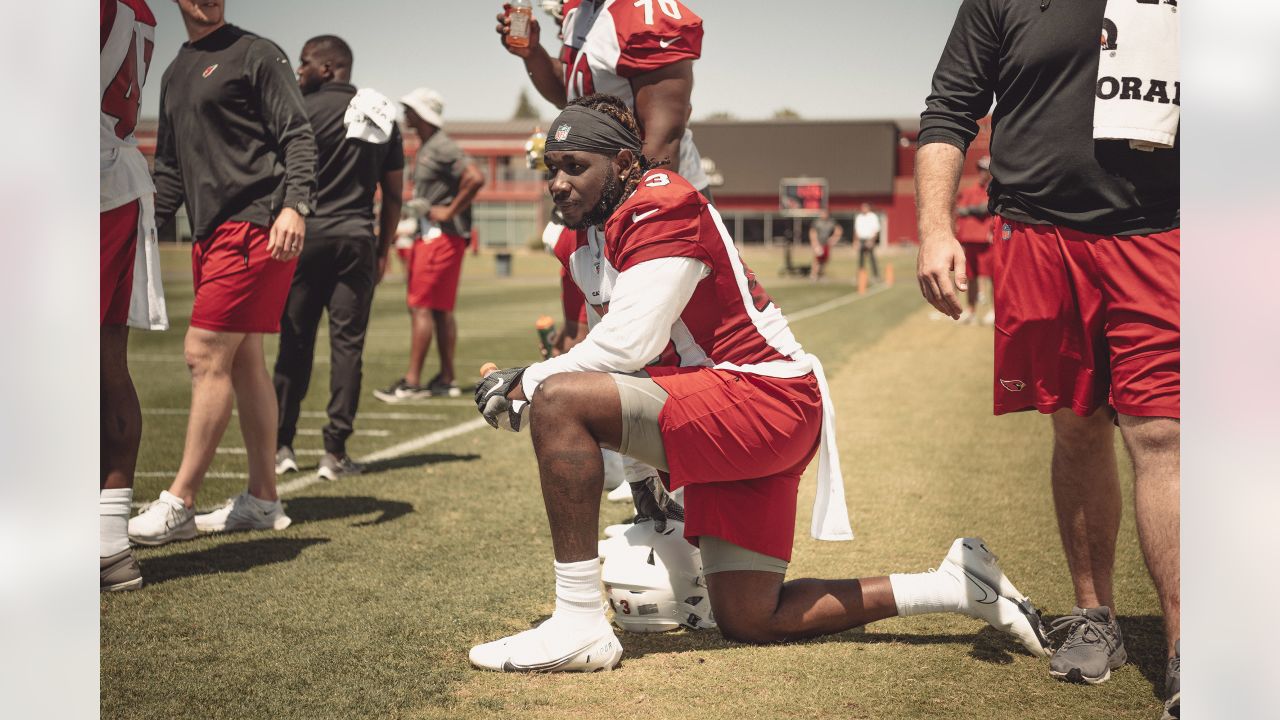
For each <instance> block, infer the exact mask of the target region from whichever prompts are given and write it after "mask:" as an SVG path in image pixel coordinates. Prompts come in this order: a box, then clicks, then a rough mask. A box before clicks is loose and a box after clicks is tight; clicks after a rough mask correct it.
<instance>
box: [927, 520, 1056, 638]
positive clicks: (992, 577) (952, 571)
mask: <svg viewBox="0 0 1280 720" xmlns="http://www.w3.org/2000/svg"><path fill="white" fill-rule="evenodd" d="M938 572H940V573H946V574H948V575H950V576H952V577H954V578H955V579H956V581H957V582H959V583H960V584H961V585H963V586H964V588H965V590H966V593H965V598H966V599H965V602H964V603H963V604H962V605H961V606H960V612H961V613H963V614H965V615H968V616H969V617H971V618H977V619H979V620H986V621H987V623H988V624H990V625H991V626H992V627H994V628H995V629H997V630H1003V631H1004V632H1007V633H1009V634H1010V635H1013V636H1014V637H1016V638H1017V639H1018V641H1019V642H1021V643H1022V646H1023V647H1025V648H1026V649H1027V651H1028V652H1030V653H1031V654H1032V655H1035V656H1037V657H1049V639H1048V637H1046V636H1045V632H1044V627H1043V626H1042V625H1041V623H1040V613H1039V611H1037V610H1036V608H1035V606H1034V605H1032V604H1031V601H1030V600H1028V599H1027V597H1026V596H1025V595H1023V594H1022V593H1021V592H1019V591H1018V588H1016V587H1014V585H1013V583H1012V582H1010V581H1009V578H1007V577H1005V574H1004V571H1003V570H1001V569H1000V563H999V559H998V558H997V557H996V556H995V555H994V554H992V553H991V551H990V550H988V549H987V545H986V543H985V542H983V540H982V538H959V539H957V540H956V541H955V542H953V543H952V544H951V549H950V550H949V551H948V552H947V557H946V558H944V559H943V561H942V564H941V565H940V566H938Z"/></svg>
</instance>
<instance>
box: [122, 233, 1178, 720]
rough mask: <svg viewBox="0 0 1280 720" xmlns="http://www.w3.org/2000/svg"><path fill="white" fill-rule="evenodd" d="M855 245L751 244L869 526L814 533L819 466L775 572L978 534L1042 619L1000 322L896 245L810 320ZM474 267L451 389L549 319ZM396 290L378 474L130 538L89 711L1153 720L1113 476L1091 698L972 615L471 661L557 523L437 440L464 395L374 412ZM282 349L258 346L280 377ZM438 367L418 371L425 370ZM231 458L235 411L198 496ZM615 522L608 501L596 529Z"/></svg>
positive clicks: (181, 308)
mask: <svg viewBox="0 0 1280 720" xmlns="http://www.w3.org/2000/svg"><path fill="white" fill-rule="evenodd" d="M851 256H852V253H851V252H850V251H849V250H848V248H842V249H841V250H839V251H837V254H836V258H835V260H834V261H833V263H832V269H831V275H832V277H831V280H830V281H829V282H827V283H824V284H819V285H813V284H810V283H808V282H806V281H802V280H797V279H779V278H778V277H777V273H776V269H777V267H778V266H779V265H780V264H781V257H780V254H775V253H769V252H767V251H764V250H756V251H752V252H748V253H746V259H747V262H748V264H750V265H751V266H752V267H753V268H754V269H755V270H756V271H757V272H758V273H759V275H760V277H761V279H762V280H763V282H764V284H765V287H766V288H768V290H769V292H770V294H771V295H772V296H773V297H774V299H775V300H776V301H777V303H778V304H779V305H780V306H781V307H782V308H783V310H784V311H785V312H787V313H788V314H790V315H797V316H798V317H799V318H800V319H798V320H796V321H795V322H794V323H793V329H794V330H795V333H796V335H797V336H798V337H799V339H800V341H801V342H802V343H804V344H805V346H806V348H807V349H808V350H809V351H811V352H814V353H816V354H818V355H819V356H820V357H821V358H822V359H823V362H824V364H825V365H826V368H827V371H828V374H829V377H830V380H831V387H832V392H833V395H834V396H835V397H834V399H835V402H836V404H837V407H838V408H839V412H840V419H839V423H840V424H839V433H840V438H841V443H840V449H841V455H842V461H843V470H844V475H845V484H846V485H845V488H846V493H847V495H848V501H849V509H850V514H851V516H852V520H853V525H854V531H855V533H856V534H857V539H856V540H854V541H853V542H848V543H822V542H818V541H815V540H812V539H811V538H809V536H808V527H809V510H810V508H811V506H812V493H813V489H814V483H813V469H814V468H812V467H811V468H810V472H809V473H808V475H807V476H806V478H805V481H804V483H802V485H801V501H800V512H799V516H798V517H797V518H796V526H797V531H796V542H795V553H794V558H793V562H792V566H791V568H792V569H791V572H790V576H791V577H803V576H825V577H857V576H867V575H880V574H886V573H889V572H897V571H906V572H912V571H920V570H925V569H928V568H930V567H934V566H936V565H937V564H938V562H939V561H941V559H942V556H943V554H944V553H945V552H946V549H947V547H948V546H949V544H950V542H951V540H953V539H954V538H956V537H959V536H961V535H981V536H983V537H985V538H986V540H987V541H988V543H989V545H990V546H991V547H992V548H993V549H994V550H995V551H996V552H997V553H998V554H1000V555H1001V558H1002V564H1003V566H1004V568H1005V571H1006V572H1007V573H1008V575H1009V576H1010V577H1011V578H1012V579H1013V581H1014V582H1015V583H1017V584H1018V586H1019V587H1020V588H1021V589H1022V590H1023V591H1024V592H1026V593H1028V594H1030V595H1031V597H1032V599H1033V600H1034V601H1035V602H1036V604H1037V605H1038V606H1039V607H1040V608H1042V609H1043V610H1044V611H1045V612H1046V613H1047V614H1048V615H1051V616H1056V615H1061V614H1064V613H1066V612H1068V611H1070V609H1071V606H1072V595H1071V585H1070V582H1069V578H1068V575H1067V569H1066V563H1065V561H1064V559H1063V557H1062V552H1061V549H1060V546H1059V541H1058V534H1057V529H1056V525H1055V523H1054V520H1053V514H1052V500H1051V497H1050V494H1049V484H1048V459H1049V449H1050V448H1049V432H1048V430H1049V428H1048V425H1047V421H1046V420H1045V419H1044V418H1041V417H1038V416H1035V415H1032V414H1022V415H1017V416H1012V417H1003V418H994V417H992V416H991V411H990V407H991V391H990V387H989V386H990V368H991V345H992V341H991V330H990V329H989V328H983V327H972V326H956V325H954V324H952V323H950V322H932V321H930V319H929V312H930V311H929V310H928V309H927V308H926V307H925V306H924V304H923V302H922V301H921V300H920V298H919V293H918V290H917V289H916V284H915V282H914V275H913V273H912V272H911V268H912V266H913V264H914V255H913V254H902V255H898V256H895V257H893V258H891V259H890V258H886V260H889V261H891V262H893V263H895V265H896V269H897V277H898V283H897V284H896V285H895V286H894V287H892V288H888V289H883V290H876V289H875V288H873V290H876V291H875V292H873V293H869V294H868V295H866V296H863V297H860V298H858V299H857V300H855V301H853V302H848V303H846V304H838V305H836V304H834V303H833V305H835V306H834V307H832V309H830V310H827V311H825V312H806V310H807V309H810V308H813V309H815V310H816V309H820V308H821V306H822V305H821V304H822V303H826V302H828V301H832V300H835V299H838V298H842V297H847V296H849V294H850V293H851V292H852V291H853V288H852V286H851V284H850V281H851V279H852V277H853V260H852V257H851ZM466 262H467V264H466V269H465V271H464V282H463V286H462V291H461V295H460V300H459V306H458V325H459V330H460V339H459V350H458V356H459V359H458V368H459V373H460V374H461V375H462V376H463V377H462V379H463V380H466V379H467V378H468V377H469V376H470V375H471V374H474V373H475V372H476V370H477V369H478V368H479V366H480V365H481V364H482V363H483V362H485V361H488V360H492V361H494V362H497V363H498V364H499V365H500V366H508V365H518V364H525V363H527V362H528V361H530V359H531V358H533V357H534V353H535V352H536V350H535V347H536V338H535V335H534V332H533V328H532V325H533V322H534V319H535V318H536V317H537V316H538V315H540V314H544V313H545V314H552V315H555V314H556V311H557V309H558V296H557V284H556V279H555V274H554V270H555V268H554V262H555V261H554V259H553V258H550V257H544V256H539V255H518V256H517V257H516V259H515V268H516V273H515V276H514V277H512V278H510V279H504V280H496V279H493V278H494V268H493V263H494V261H493V258H492V257H488V256H483V255H482V256H479V257H468V259H467V261H466ZM165 267H166V281H167V282H166V293H167V296H168V302H169V313H170V319H171V322H172V325H173V328H174V329H173V330H171V331H169V332H167V333H141V332H135V333H134V334H133V336H132V340H131V346H130V364H131V369H132V372H133V376H134V379H135V382H136V383H137V385H138V391H139V395H140V396H141V400H142V407H143V413H144V434H143V441H142V450H141V454H140V457H139V461H138V471H139V476H138V479H137V483H136V492H135V499H137V500H143V501H145V500H151V499H153V498H154V497H155V496H156V495H157V494H158V493H159V492H160V490H161V489H163V488H165V487H167V486H168V484H169V481H170V480H171V479H172V474H173V472H174V471H175V470H176V469H177V467H178V464H179V461H180V460H181V454H182V441H183V435H184V432H185V422H186V417H185V415H186V410H185V409H186V408H187V407H188V406H189V403H190V384H189V381H188V378H187V373H186V367H185V365H184V363H183V360H182V335H183V332H184V331H185V329H186V323H187V319H188V315H189V313H190V309H191V287H190V276H189V272H188V267H189V259H188V257H187V255H186V251H185V250H182V249H169V250H166V256H165ZM403 299H404V285H403V282H402V281H401V280H400V279H399V278H398V277H391V278H389V279H388V281H387V282H386V283H385V284H384V285H383V286H382V287H381V288H380V290H379V293H378V296H377V298H376V300H375V304H374V314H373V321H372V323H371V327H370V332H369V340H368V344H367V347H366V351H365V360H364V378H365V379H364V389H363V391H362V392H363V398H364V399H363V400H362V404H361V414H360V415H359V416H358V417H357V421H356V426H357V433H356V436H355V437H354V438H353V440H352V442H351V444H350V446H349V449H350V452H351V453H352V454H353V455H354V456H355V457H357V458H362V457H366V458H367V457H370V456H374V457H380V458H382V459H380V460H377V461H375V462H373V463H371V464H370V465H369V469H368V472H367V473H366V474H365V475H363V476H360V477H358V478H351V479H344V480H342V481H339V482H336V483H319V484H310V485H308V486H305V487H299V488H298V489H296V490H290V489H289V487H288V486H285V492H284V495H283V498H284V500H285V505H286V508H287V511H288V513H289V515H290V516H291V517H292V518H293V520H294V523H293V525H292V526H291V527H290V528H289V529H287V530H285V531H282V532H255V533H240V534H230V535H222V536H204V537H201V538H198V539H196V540H193V541H190V542H182V543H175V544H172V545H168V546H164V547H160V548H154V549H141V550H139V551H138V556H139V558H140V561H141V563H142V568H143V572H144V574H145V577H146V582H147V584H146V586H145V587H144V589H143V590H142V591H140V592H131V593H116V594H111V595H104V596H103V597H102V598H101V618H102V635H101V638H102V640H101V642H102V660H101V668H102V670H101V681H102V685H101V697H102V704H101V707H102V716H103V717H104V718H130V719H133V718H139V719H140V718H165V719H166V720H170V719H172V718H188V717H201V718H267V717H272V718H372V717H379V718H383V717H387V718H488V717H500V716H505V717H509V716H516V715H518V716H520V717H524V718H595V717H605V716H608V715H616V714H618V713H619V712H625V713H627V714H629V715H631V716H635V717H645V718H699V719H700V720H701V719H703V718H706V719H710V718H734V719H735V720H741V719H744V718H773V717H778V718H782V717H788V718H790V717H798V718H828V717H830V718H885V719H889V718H950V717H974V718H993V719H1000V718H1046V719H1049V718H1053V719H1058V718H1143V719H1149V720H1150V719H1154V718H1156V717H1158V716H1159V714H1160V702H1159V700H1158V699H1157V690H1156V687H1158V686H1162V682H1163V641H1162V639H1161V630H1160V620H1159V605H1158V603H1157V601H1156V598H1155V594H1154V591H1153V589H1152V587H1151V583H1150V580H1149V579H1148V577H1147V574H1146V570H1145V568H1144V566H1143V563H1142V558H1141V555H1140V553H1139V550H1138V543H1137V538H1136V534H1135V531H1134V527H1133V519H1132V493H1131V487H1130V486H1131V477H1132V476H1131V472H1130V471H1129V469H1128V468H1127V467H1122V469H1121V473H1122V478H1123V479H1122V483H1123V486H1124V488H1125V503H1126V505H1125V518H1124V521H1123V524H1122V527H1121V535H1120V543H1119V557H1118V566H1117V570H1116V578H1115V584H1116V594H1117V598H1118V603H1119V605H1120V607H1119V608H1118V611H1119V613H1120V616H1121V624H1122V627H1123V630H1124V632H1125V640H1126V646H1127V647H1128V650H1129V658H1130V664H1129V665H1126V666H1125V667H1123V668H1121V669H1120V670H1119V671H1117V672H1115V673H1113V675H1112V679H1111V681H1110V682H1108V683H1106V684H1104V685H1101V686H1097V687H1084V686H1073V685H1067V684H1063V683H1058V682H1055V681H1053V680H1052V679H1050V678H1049V676H1048V672H1047V662H1045V661H1041V660H1037V659H1034V658H1032V657H1031V656H1030V655H1028V654H1026V653H1025V652H1024V651H1022V650H1021V648H1020V647H1019V646H1017V645H1016V644H1015V643H1014V642H1013V641H1011V640H1009V639H1006V638H1005V637H1004V636H1003V635H1001V634H999V633H997V632H995V631H993V630H990V629H989V628H986V627H985V626H984V625H983V624H982V623H980V622H978V621H974V620H969V619H966V618H961V617H950V616H928V617H915V618H909V619H897V618H895V619H892V620H888V621H884V622H880V623H875V624H873V625H871V626H869V627H868V628H866V629H865V630H858V631H852V632H848V633H844V634H842V635H838V636H834V637H829V638H824V639H820V640H814V641H810V642H804V643H798V644H793V645H786V646H771V647H750V646H742V645H735V644H731V643H728V642H725V641H724V640H722V639H721V638H720V636H719V634H718V633H717V632H716V631H714V630H711V631H701V632H689V631H678V632H674V633H666V634H661V635H629V634H621V635H620V638H621V640H622V642H623V645H624V647H625V648H626V655H625V657H624V662H623V665H622V666H621V668H620V669H619V670H618V671H616V672H611V673H597V674H593V675H585V676H583V675H568V676H566V675H546V676H519V675H505V674H495V673H482V672H477V671H474V670H472V669H470V666H469V665H468V664H467V657H466V653H467V650H468V648H470V647H471V646H472V645H473V644H475V643H478V642H483V641H487V640H492V639H494V638H496V637H498V636H500V635H503V634H506V633H510V632H513V631H518V630H521V629H524V628H527V627H529V626H530V624H532V623H535V622H537V621H540V620H541V619H542V618H544V617H546V616H547V615H548V613H549V612H550V611H551V608H552V602H553V598H552V582H553V580H552V573H551V543H550V534H549V531H548V529H547V525H546V517H545V514H544V512H543V509H542V499H541V496H540V494H539V490H538V479H537V476H536V472H535V467H534V458H533V452H532V450H531V448H530V446H529V440H528V436H527V435H521V436H519V437H516V436H512V435H509V434H506V433H502V434H499V433H498V432H497V431H492V430H490V429H488V428H487V427H482V428H479V429H475V430H470V431H466V432H461V433H459V434H453V435H452V436H447V437H443V439H437V440H436V441H435V442H429V441H430V440H433V439H436V438H435V437H430V436H431V434H432V433H438V432H439V431H443V430H448V429H450V428H454V427H456V426H458V425H459V424H462V423H467V422H470V421H472V420H473V419H475V418H476V417H477V415H476V413H475V410H474V406H473V405H472V403H471V401H470V400H469V399H467V398H465V397H464V398H460V399H455V400H436V401H426V402H423V403H421V404H415V405H399V406H388V405H384V404H382V403H380V402H378V401H377V400H375V399H373V398H372V396H371V395H370V394H369V392H370V391H371V390H372V389H373V388H375V387H380V386H384V385H386V384H387V383H389V382H391V381H392V380H394V379H395V378H397V377H399V376H400V374H401V373H402V372H403V365H404V363H405V359H406V356H407V352H408V328H407V325H408V323H407V320H406V317H405V313H404V311H403ZM327 352H328V351H327V336H326V335H324V334H323V333H322V335H321V339H320V342H319V344H318V346H317V364H316V370H315V376H314V377H313V379H312V386H311V388H312V389H311V394H310V396H309V397H308V398H307V402H306V404H305V405H304V408H303V409H304V416H303V419H302V422H301V424H300V427H301V428H302V430H301V433H302V434H301V435H300V436H299V438H298V440H297V442H296V443H295V447H296V449H297V450H298V451H299V453H300V456H299V462H300V464H302V465H303V466H304V467H303V473H302V475H304V476H305V475H310V474H312V472H313V470H314V467H315V463H316V461H317V460H318V457H317V455H316V453H318V452H319V451H320V449H321V447H322V445H321V438H320V436H319V429H320V428H321V426H322V425H323V424H324V422H325V421H324V418H323V409H324V405H325V401H326V400H327V394H328V393H327V387H328V362H327ZM274 361H275V343H274V338H273V339H271V340H270V341H269V342H268V366H270V365H271V364H273V363H274ZM434 368H435V364H434V360H430V361H429V363H428V372H429V373H430V372H434ZM436 437H439V436H436ZM415 441H416V442H415ZM242 447H243V441H242V439H241V437H240V433H239V430H238V428H237V427H236V425H235V424H234V423H233V424H232V426H231V428H230V429H229V430H228V432H227V435H226V437H225V438H224V439H223V441H222V449H223V450H224V451H225V452H220V453H219V455H218V456H217V459H216V460H215V462H214V465H213V467H212V469H211V474H210V477H209V479H208V480H207V481H206V483H205V487H204V491H203V492H202V495H201V498H200V501H199V505H200V506H201V507H210V506H216V505H218V504H220V503H221V502H222V501H223V500H224V499H225V498H227V497H229V496H231V495H234V494H235V493H238V492H240V491H241V490H242V489H243V487H244V484H245V475H244V472H245V466H244V456H243V455H242V454H236V451H237V449H238V448H242ZM1121 456H1122V457H1123V453H1121ZM815 465H816V463H815ZM296 477H299V476H297V475H294V476H290V477H289V478H286V480H292V479H293V478H296ZM628 511H629V507H628V506H626V505H624V504H620V503H609V504H607V506H606V507H605V508H604V510H603V512H602V522H609V523H612V522H618V521H620V520H623V519H625V518H626V517H628V516H629V515H630V513H629V512H628Z"/></svg>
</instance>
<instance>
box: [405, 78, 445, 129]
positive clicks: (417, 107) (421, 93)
mask: <svg viewBox="0 0 1280 720" xmlns="http://www.w3.org/2000/svg"><path fill="white" fill-rule="evenodd" d="M400 102H401V103H403V104H404V106H405V107H407V108H410V109H411V110H413V111H414V112H415V113H417V114H418V117H420V118H422V119H423V120H426V121H427V122H429V123H431V124H432V125H435V126H436V127H444V118H443V117H442V116H443V115H444V98H442V97H440V93H438V92H436V91H435V90H432V89H431V88H424V87H422V88H418V89H417V90H414V91H412V92H410V93H409V94H408V95H405V96H404V97H402V98H400Z"/></svg>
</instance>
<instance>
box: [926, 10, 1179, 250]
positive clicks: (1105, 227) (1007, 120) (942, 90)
mask: <svg viewBox="0 0 1280 720" xmlns="http://www.w3.org/2000/svg"><path fill="white" fill-rule="evenodd" d="M1041 5H1046V3H1043V2H1034V1H1030V0H964V2H963V4H962V5H961V6H960V11H959V13H958V14H957V16H956V21H955V25H954V26H953V27H952V29H951V36H950V38H949V39H948V40H947V45H946V48H945V49H944V50H943V53H942V59H941V60H939V61H938V68H937V70H936V71H935V72H934V75H933V90H932V93H931V94H930V95H929V99H928V100H927V102H926V105H927V109H926V110H925V111H924V112H923V113H922V114H921V115H920V138H919V143H920V145H925V144H927V143H932V142H943V143H948V144H951V145H954V146H956V147H958V148H960V150H961V151H964V150H966V149H967V148H968V146H969V143H970V142H971V141H972V140H973V138H974V137H975V136H976V135H977V133H978V120H979V119H981V118H982V117H984V116H985V115H986V114H987V110H988V109H990V107H991V100H992V96H993V95H994V96H995V98H996V107H995V110H994V111H993V112H992V115H991V172H992V176H993V178H994V179H993V180H992V182H991V187H990V195H991V200H990V207H991V210H992V212H996V213H999V214H1001V215H1003V216H1005V217H1009V218H1013V219H1016V220H1021V221H1026V222H1034V223H1050V224H1054V225H1062V226H1065V227H1069V228H1073V229H1076V230H1081V231H1084V232H1090V233H1096V234H1099V235H1144V234H1149V233H1154V232H1160V231H1163V230H1169V229H1171V228H1175V227H1178V223H1179V207H1180V205H1179V202H1180V201H1179V192H1178V182H1179V179H1178V162H1179V161H1178V156H1179V151H1178V146H1177V143H1176V142H1175V145H1174V147H1173V149H1170V150H1155V151H1152V152H1146V151H1142V150H1133V149H1131V148H1130V147H1129V144H1128V142H1127V141H1124V140H1100V141H1095V140H1094V139H1093V102H1094V93H1095V91H1096V86H1097V81H1098V53H1099V52H1100V47H1099V41H1098V38H1099V36H1100V35H1101V32H1102V14H1103V10H1104V8H1105V6H1106V0H1071V1H1070V2H1062V1H1061V0H1060V1H1059V2H1050V3H1047V7H1046V8H1045V9H1044V10H1041Z"/></svg>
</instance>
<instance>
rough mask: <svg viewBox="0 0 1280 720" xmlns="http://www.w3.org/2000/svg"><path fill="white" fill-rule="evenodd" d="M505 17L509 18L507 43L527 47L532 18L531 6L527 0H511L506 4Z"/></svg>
mask: <svg viewBox="0 0 1280 720" xmlns="http://www.w3.org/2000/svg"><path fill="white" fill-rule="evenodd" d="M507 17H508V18H510V19H511V31H510V32H508V33H507V45H509V46H511V47H518V48H523V47H529V25H530V21H531V20H533V6H532V5H531V4H530V2H529V0H511V2H510V3H508V5H507Z"/></svg>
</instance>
